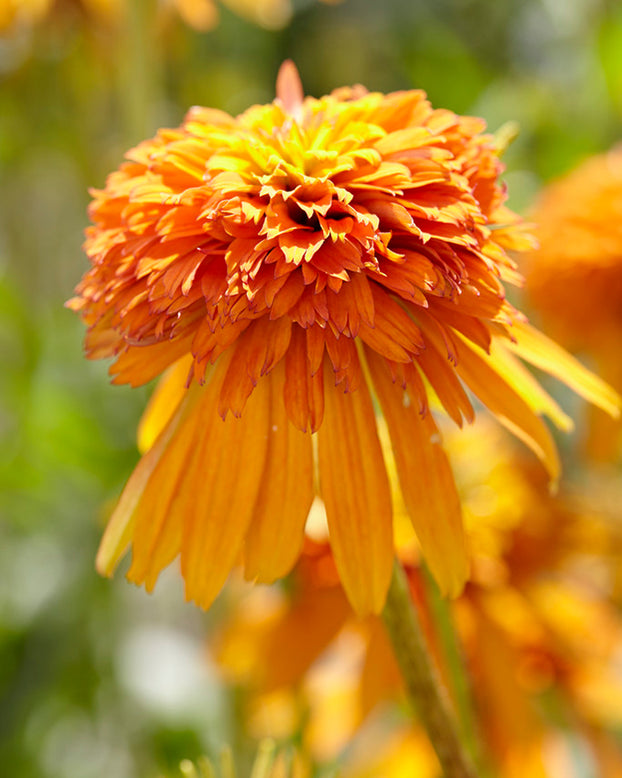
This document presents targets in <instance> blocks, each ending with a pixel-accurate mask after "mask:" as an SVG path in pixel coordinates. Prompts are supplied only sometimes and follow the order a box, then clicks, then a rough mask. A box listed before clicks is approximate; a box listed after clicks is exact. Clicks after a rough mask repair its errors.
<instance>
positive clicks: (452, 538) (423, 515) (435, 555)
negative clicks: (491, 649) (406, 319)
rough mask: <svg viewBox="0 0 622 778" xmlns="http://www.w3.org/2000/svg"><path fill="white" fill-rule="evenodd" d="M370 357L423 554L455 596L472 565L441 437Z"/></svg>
mask: <svg viewBox="0 0 622 778" xmlns="http://www.w3.org/2000/svg"><path fill="white" fill-rule="evenodd" d="M365 355H366V358H367V364H368V365H369V370H370V373H371V376H372V379H373V382H374V388H375V391H376V394H377V396H378V399H379V400H380V405H381V407H382V411H383V415H384V418H385V419H386V422H387V427H388V429H389V435H390V437H391V443H392V447H393V454H394V456H395V463H396V466H397V472H398V476H399V481H400V487H401V491H402V495H403V497H404V502H405V504H406V508H407V509H408V513H409V514H410V518H411V521H412V523H413V527H414V529H415V532H416V533H417V537H418V538H419V542H420V543H421V548H422V551H423V555H424V557H425V559H426V562H427V563H428V565H429V567H430V570H431V571H432V574H433V575H434V577H435V578H436V580H437V581H438V584H439V587H440V588H441V590H442V591H443V593H445V594H447V595H449V596H451V597H455V596H457V595H458V594H460V592H461V591H462V587H463V586H464V582H465V581H466V578H467V576H468V572H469V563H468V556H467V551H466V544H465V539H464V530H463V526H462V513H461V509H460V498H459V497H458V492H457V490H456V485H455V483H454V479H453V475H452V472H451V467H450V465H449V461H448V459H447V455H446V454H445V452H444V450H443V447H442V445H441V436H440V433H439V431H438V429H437V427H436V424H435V422H434V419H433V418H432V415H431V414H430V413H427V414H426V415H425V416H423V417H422V416H421V414H420V413H419V410H418V408H417V406H416V405H415V403H412V402H407V403H405V402H404V400H405V395H404V390H403V389H402V387H401V385H399V384H397V383H394V382H393V381H392V378H391V374H390V371H389V369H388V367H387V365H386V362H385V361H384V360H383V359H382V358H380V357H378V356H377V355H376V354H375V353H374V352H373V351H372V350H371V349H366V350H365Z"/></svg>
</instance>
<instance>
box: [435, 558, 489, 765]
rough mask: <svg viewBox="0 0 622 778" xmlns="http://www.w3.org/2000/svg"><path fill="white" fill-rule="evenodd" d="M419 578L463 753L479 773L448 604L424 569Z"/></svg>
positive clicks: (479, 758)
mask: <svg viewBox="0 0 622 778" xmlns="http://www.w3.org/2000/svg"><path fill="white" fill-rule="evenodd" d="M422 571H423V578H424V581H425V588H426V592H427V593H428V597H429V604H430V610H431V613H432V616H433V618H434V624H435V626H436V628H437V631H438V635H439V638H440V643H441V646H442V650H443V655H444V660H445V663H446V666H447V670H448V672H449V683H450V684H451V689H452V691H453V698H454V700H455V702H456V713H457V717H458V723H459V725H460V731H461V733H462V736H463V737H464V743H465V746H466V748H467V751H468V753H469V755H470V756H471V758H472V759H473V761H474V762H475V764H476V766H477V767H478V768H479V771H480V772H485V771H483V769H482V768H483V764H482V762H483V758H482V754H481V748H480V740H479V737H478V733H477V731H476V728H475V726H474V724H473V715H472V714H473V700H472V699H471V689H470V687H469V682H468V677H467V674H466V671H465V667H464V657H463V655H462V649H461V647H460V643H459V641H458V637H457V635H456V630H455V628H454V624H453V620H452V616H451V610H450V606H449V603H448V601H447V600H446V599H445V598H444V597H443V596H442V594H441V593H440V591H439V588H438V584H437V583H436V581H435V580H434V578H433V577H432V574H431V573H430V571H429V570H428V568H427V567H425V565H424V566H422Z"/></svg>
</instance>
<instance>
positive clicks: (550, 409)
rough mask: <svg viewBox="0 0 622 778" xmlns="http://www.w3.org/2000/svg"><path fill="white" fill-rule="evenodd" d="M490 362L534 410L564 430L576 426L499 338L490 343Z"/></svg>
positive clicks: (567, 430)
mask: <svg viewBox="0 0 622 778" xmlns="http://www.w3.org/2000/svg"><path fill="white" fill-rule="evenodd" d="M488 362H489V364H490V366H491V367H492V368H493V369H494V370H496V372H497V373H498V374H499V375H500V376H502V377H503V378H504V379H505V380H506V381H507V382H508V383H509V384H511V385H512V386H513V387H514V389H515V390H516V391H517V392H518V394H520V396H521V397H522V398H523V400H525V402H526V403H527V405H529V407H530V408H531V409H532V410H533V411H535V412H536V413H538V414H545V415H546V416H548V417H549V419H550V420H551V421H552V422H553V424H555V426H556V427H558V428H559V429H561V430H563V431H564V432H571V431H572V429H573V428H574V424H573V421H572V419H571V418H570V417H569V416H567V415H566V414H565V413H564V412H563V410H562V409H561V408H560V407H559V405H558V404H557V403H556V402H555V400H554V399H553V398H552V397H551V396H550V395H549V394H548V392H546V391H545V390H544V389H543V388H542V386H541V385H540V384H539V383H538V382H537V381H536V379H535V378H534V377H533V375H532V374H531V373H530V372H529V370H527V368H526V367H524V365H523V364H522V362H520V361H519V360H518V359H516V357H515V356H514V355H513V354H511V353H509V352H508V350H507V348H506V346H505V343H503V342H500V341H499V340H498V339H494V340H493V342H492V343H491V345H490V354H489V356H488Z"/></svg>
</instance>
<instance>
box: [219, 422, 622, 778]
mask: <svg viewBox="0 0 622 778" xmlns="http://www.w3.org/2000/svg"><path fill="white" fill-rule="evenodd" d="M447 437H448V443H447V447H448V450H449V452H450V456H451V459H452V464H453V466H454V471H455V473H456V478H457V481H458V485H459V490H460V495H461V499H462V501H463V505H464V506H465V523H466V528H467V533H468V539H469V542H470V545H471V549H472V553H473V570H472V577H471V580H470V582H469V583H468V584H467V587H466V589H465V591H464V593H463V594H462V595H461V596H460V597H459V598H458V599H456V600H455V601H454V602H453V603H452V605H451V608H448V607H447V605H446V604H444V603H443V601H442V600H441V599H440V598H439V596H438V591H437V590H436V587H435V586H434V585H433V583H432V580H431V578H430V576H429V574H428V573H427V571H425V569H422V568H421V566H420V563H419V561H418V556H419V554H418V548H417V544H416V540H415V538H414V536H413V534H412V531H411V532H410V537H409V533H408V527H407V525H406V524H404V525H403V526H402V533H403V534H402V558H403V559H404V561H405V564H406V566H407V569H408V572H409V576H410V583H411V593H412V596H413V600H414V602H415V604H416V606H417V608H418V610H419V612H420V614H421V619H422V622H423V624H424V627H425V629H426V631H427V636H428V640H429V643H430V647H431V649H432V651H433V653H434V655H435V657H436V662H437V666H438V670H439V673H440V674H441V676H442V677H443V678H444V680H445V683H446V685H447V688H448V689H449V690H450V693H451V695H452V698H453V702H454V707H455V709H456V711H457V713H458V715H459V717H460V718H462V719H463V721H465V722H467V723H468V726H467V728H466V731H465V736H466V738H467V740H469V741H470V742H471V743H472V744H473V745H474V747H475V748H476V749H477V748H478V746H477V743H478V742H479V741H481V742H482V743H483V745H484V749H483V751H482V755H480V758H482V759H483V761H482V764H483V768H484V772H483V774H484V775H488V774H490V775H503V776H506V775H512V776H513V775H516V776H518V775H530V776H531V775H534V776H539V775H542V776H549V777H550V778H571V777H572V778H574V777H575V776H576V777H577V778H580V776H582V775H583V774H584V766H585V765H588V766H589V769H590V770H591V772H590V773H589V774H594V775H602V776H611V777H613V776H615V775H617V774H618V773H617V772H616V770H617V769H618V768H619V767H620V766H622V750H620V748H619V745H617V744H616V738H615V735H616V732H618V731H619V728H620V725H621V724H622V675H621V674H620V645H621V640H622V617H621V615H620V612H619V600H618V593H617V587H618V581H617V578H618V575H619V573H618V570H619V566H620V559H621V553H622V526H620V525H619V523H616V516H615V515H613V514H611V513H610V512H609V511H608V510H607V509H606V508H604V507H601V508H595V506H594V505H593V503H592V499H591V496H590V492H589V490H587V491H579V490H578V488H577V487H576V486H575V487H573V488H572V489H571V488H570V487H569V488H568V491H565V490H563V489H562V491H561V493H560V494H558V495H555V496H554V495H551V494H550V492H549V490H548V488H547V484H546V479H545V478H544V476H543V474H542V473H541V472H540V471H539V469H538V467H537V464H536V463H535V462H534V461H533V460H532V459H530V458H529V457H528V456H527V455H526V454H525V452H523V451H520V450H518V449H517V448H516V446H515V444H513V443H512V442H511V441H510V440H509V439H508V438H507V436H505V434H504V433H501V432H500V431H499V430H497V429H495V428H494V427H493V426H492V425H491V424H490V423H489V422H488V423H486V422H485V421H482V422H479V421H478V422H477V423H476V424H475V425H474V426H473V427H471V428H469V429H468V430H466V431H463V432H462V433H453V434H450V435H448V436H447ZM606 488H608V490H609V491H610V495H609V496H610V499H611V504H614V502H616V501H618V500H619V499H620V497H621V496H622V492H621V491H620V484H619V482H618V481H617V479H615V480H613V479H612V480H611V481H610V482H609V483H608V484H607V487H606ZM396 494H398V495H399V492H396ZM398 513H399V515H401V516H404V515H405V513H404V510H403V508H402V510H401V511H399V509H398ZM238 585H239V587H240V588H239V589H238V591H237V592H235V590H234V589H233V587H232V590H231V591H230V592H229V595H230V598H231V599H230V607H229V609H228V615H227V616H226V617H225V619H224V620H223V622H222V627H221V632H220V634H219V635H217V638H216V640H215V645H216V646H217V652H216V658H217V661H218V662H219V664H221V665H222V667H223V669H224V672H225V677H226V678H229V679H230V680H231V681H232V682H234V683H236V684H238V685H239V686H240V688H241V689H246V690H247V692H246V695H245V699H246V720H247V727H248V729H249V732H251V733H252V734H253V735H254V736H256V737H258V736H262V735H265V734H267V733H268V732H277V733H278V734H279V735H280V736H281V737H285V736H290V737H292V736H293V735H295V734H297V736H298V737H299V738H301V742H302V743H303V744H304V747H305V748H306V749H307V751H308V753H309V754H310V758H312V759H316V760H319V761H320V762H322V761H327V760H329V761H330V760H335V759H336V760H339V761H345V764H346V774H349V771H350V770H353V771H354V774H358V773H357V768H356V767H355V765H356V764H357V762H358V760H359V758H361V759H362V757H361V756H360V753H359V752H362V753H364V754H366V755H367V756H366V757H365V758H364V759H362V761H364V762H368V765H367V768H366V770H367V771H368V772H366V771H363V772H362V773H361V774H362V775H370V776H371V775H374V774H383V775H384V774H385V773H384V772H383V773H375V772H374V771H373V769H371V768H370V767H369V763H371V764H375V765H376V769H380V765H381V763H382V760H383V759H384V758H385V757H384V756H383V757H382V758H381V757H380V756H379V755H380V754H384V753H385V751H386V752H387V753H391V751H392V747H387V746H386V744H385V745H383V741H391V740H392V739H393V738H396V740H397V741H399V742H400V743H401V736H400V735H399V734H398V733H399V732H400V731H401V729H403V728H407V727H406V725H405V724H404V721H403V720H402V722H401V723H400V712H399V709H398V710H397V711H396V710H395V708H394V710H393V716H392V718H390V717H387V715H386V714H387V710H388V708H389V706H390V704H391V703H395V701H396V700H399V699H400V696H401V681H400V678H399V674H398V671H397V667H396V666H395V664H394V660H393V658H392V653H391V649H390V647H389V644H388V641H387V639H386V637H385V634H384V630H383V628H382V624H381V622H380V620H379V619H376V618H368V619H367V620H365V621H363V620H360V619H358V620H357V619H355V618H353V613H352V612H351V610H350V609H349V608H348V605H347V601H346V599H345V596H344V594H343V592H342V590H341V587H340V585H339V581H338V576H337V574H336V570H335V567H334V562H333V560H332V557H331V554H330V550H329V548H328V546H327V545H326V544H325V543H322V542H319V543H318V542H315V543H314V542H312V541H309V542H308V545H307V549H306V555H305V556H304V558H303V560H302V561H301V562H300V563H299V564H298V566H297V567H296V569H295V571H294V573H293V575H292V577H291V581H290V584H289V586H288V588H287V589H284V590H281V591H279V592H275V591H274V590H269V589H263V590H261V589H260V590H254V591H251V592H249V591H248V590H247V589H246V588H245V587H244V586H243V585H242V584H241V582H240V583H239V584H238ZM451 621H453V622H454V624H455V628H456V633H457V642H454V638H452V637H451V634H450V633H446V632H445V633H444V628H446V627H448V626H449V624H450V623H451ZM439 624H440V628H439ZM422 715H425V712H422ZM387 720H388V721H389V722H392V725H391V723H390V724H387ZM411 738H414V739H415V740H416V741H417V742H419V741H421V736H420V735H419V734H417V733H413V734H412V735H409V736H408V740H407V742H408V743H410V742H411ZM370 743H374V746H373V747H372V748H370V747H369V744H370ZM395 748H396V749H397V750H398V752H399V751H400V749H401V745H399V746H398V745H395ZM376 749H377V753H376V754H375V755H374V751H375V750H376ZM419 750H420V753H421V756H420V758H421V759H422V760H423V762H424V763H425V764H431V765H432V767H430V768H429V769H430V771H431V772H430V774H431V775H439V774H440V773H439V768H438V766H435V760H434V758H433V757H431V756H430V752H429V748H428V746H426V745H425V743H423V742H421V743H420V748H418V751H419ZM552 750H553V751H554V752H555V754H556V756H555V757H554V758H553V756H552V755H551V753H550V752H552ZM575 753H577V754H580V761H579V762H578V763H577V764H576V765H574V754H575ZM387 758H388V757H387ZM351 759H352V762H351V761H350V760H351ZM375 759H376V760H377V761H374V760H375ZM582 765H583V766H582ZM383 769H388V768H383ZM422 769H423V768H422ZM425 769H428V768H425ZM387 774H389V775H393V774H395V775H399V774H400V773H399V771H398V772H395V773H394V772H393V771H391V772H389V773H387Z"/></svg>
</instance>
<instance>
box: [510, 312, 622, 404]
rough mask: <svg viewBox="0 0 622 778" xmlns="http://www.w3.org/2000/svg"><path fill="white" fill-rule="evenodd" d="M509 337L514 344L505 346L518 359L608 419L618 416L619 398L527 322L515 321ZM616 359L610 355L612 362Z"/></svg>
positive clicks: (621, 401) (620, 401) (608, 387)
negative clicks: (514, 338) (551, 377)
mask: <svg viewBox="0 0 622 778" xmlns="http://www.w3.org/2000/svg"><path fill="white" fill-rule="evenodd" d="M585 326H586V327H589V322H586V324H585ZM512 334H514V335H515V336H516V342H515V343H509V344H508V346H509V348H511V349H512V351H514V353H516V354H518V356H519V357H521V359H524V360H525V361H526V362H529V363H530V364H532V365H535V366H536V367H538V368H540V370H544V372H545V373H549V374H550V375H552V376H555V378H558V379H559V380H560V381H563V383H565V384H566V386H569V387H570V388H571V389H572V390H573V391H575V392H576V393H577V394H578V395H579V396H580V397H583V398H584V399H585V400H587V401H588V402H591V403H593V404H594V405H596V406H598V407H599V408H602V410H603V411H606V412H607V413H608V414H609V415H610V416H613V417H614V418H619V417H620V412H621V410H622V398H621V397H620V395H619V394H618V393H617V392H616V391H615V390H614V389H612V388H611V387H610V386H609V385H608V384H606V383H605V382H604V381H602V380H601V379H600V378H598V376H597V375H595V374H594V373H592V372H591V371H590V370H588V369H587V368H585V367H584V366H583V365H582V364H581V363H580V362H579V361H578V360H576V359H575V358H574V357H573V356H571V355H570V354H569V353H568V352H567V351H566V350H565V349H563V348H562V347H561V346H558V345H557V343H555V342H554V341H552V340H551V339H550V338H547V337H546V335H544V334H543V333H541V332H539V331H538V330H537V329H535V327H532V326H531V325H530V324H527V322H515V323H514V326H513V327H512ZM616 358H617V357H616V356H615V355H612V359H616Z"/></svg>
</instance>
